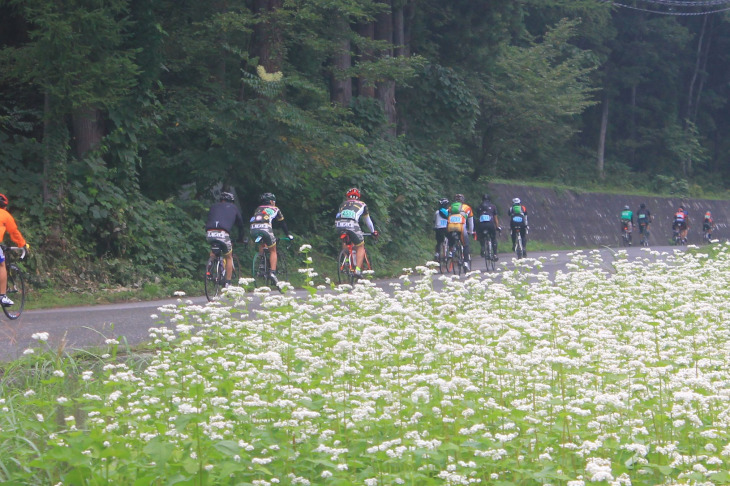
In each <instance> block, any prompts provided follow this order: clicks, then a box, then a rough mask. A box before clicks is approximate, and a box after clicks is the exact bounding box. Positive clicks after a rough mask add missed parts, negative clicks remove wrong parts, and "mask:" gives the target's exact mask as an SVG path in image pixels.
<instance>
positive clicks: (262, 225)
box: [249, 204, 289, 247]
mask: <svg viewBox="0 0 730 486" xmlns="http://www.w3.org/2000/svg"><path fill="white" fill-rule="evenodd" d="M274 221H276V222H277V223H281V228H282V229H283V230H284V232H285V233H289V228H287V226H286V221H284V215H283V214H282V212H281V209H279V208H278V207H276V206H272V205H270V204H262V205H261V206H259V207H257V208H256V210H255V211H254V213H253V216H251V219H250V220H249V223H250V228H251V238H254V240H255V239H256V238H257V237H259V236H261V237H262V239H263V243H265V244H266V245H267V246H269V247H272V246H274V245H276V236H275V235H274V227H273V223H274Z"/></svg>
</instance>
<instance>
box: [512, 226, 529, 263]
mask: <svg viewBox="0 0 730 486" xmlns="http://www.w3.org/2000/svg"><path fill="white" fill-rule="evenodd" d="M525 234H527V228H525ZM512 237H513V238H514V239H515V248H514V250H515V255H516V256H517V259H518V260H519V259H521V258H523V257H524V256H525V247H524V246H523V243H522V235H521V234H520V228H519V226H515V227H514V228H512Z"/></svg>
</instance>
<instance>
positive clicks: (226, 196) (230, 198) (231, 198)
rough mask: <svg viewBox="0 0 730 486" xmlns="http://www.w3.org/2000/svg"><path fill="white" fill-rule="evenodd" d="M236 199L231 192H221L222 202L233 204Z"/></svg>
mask: <svg viewBox="0 0 730 486" xmlns="http://www.w3.org/2000/svg"><path fill="white" fill-rule="evenodd" d="M235 200H236V198H235V197H234V196H233V194H231V193H230V192H221V201H227V202H233V201H235Z"/></svg>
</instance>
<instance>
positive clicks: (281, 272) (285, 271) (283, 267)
mask: <svg viewBox="0 0 730 486" xmlns="http://www.w3.org/2000/svg"><path fill="white" fill-rule="evenodd" d="M276 255H277V259H276V276H277V278H278V279H279V281H280V282H288V281H289V264H288V262H287V259H286V255H285V254H284V252H282V251H280V250H277V251H276Z"/></svg>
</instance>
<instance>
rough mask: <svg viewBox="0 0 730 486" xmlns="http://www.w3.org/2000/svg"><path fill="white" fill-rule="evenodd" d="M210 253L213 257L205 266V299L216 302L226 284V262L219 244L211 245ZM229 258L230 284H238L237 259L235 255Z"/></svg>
mask: <svg viewBox="0 0 730 486" xmlns="http://www.w3.org/2000/svg"><path fill="white" fill-rule="evenodd" d="M210 251H211V253H213V256H212V257H210V258H208V263H207V264H206V266H205V297H206V298H207V299H208V302H212V301H214V300H217V299H218V297H219V296H220V293H221V290H223V288H224V287H225V284H226V262H225V260H224V258H223V248H222V247H221V246H220V244H218V243H213V244H211V246H210ZM231 256H232V258H233V275H231V282H235V283H238V278H239V275H238V268H239V264H238V263H239V262H238V257H237V256H236V255H235V254H234V255H231Z"/></svg>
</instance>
